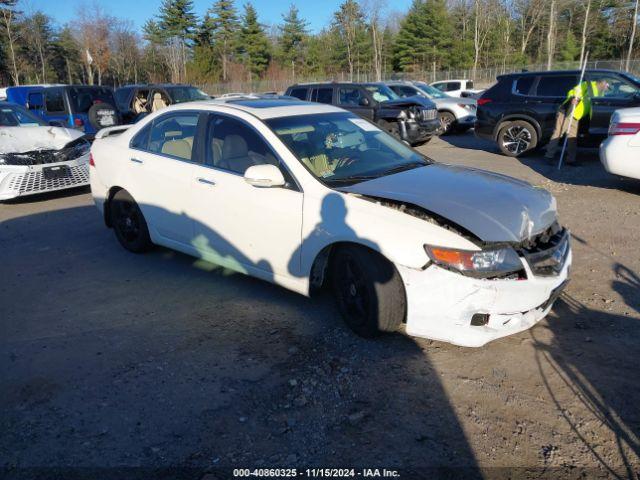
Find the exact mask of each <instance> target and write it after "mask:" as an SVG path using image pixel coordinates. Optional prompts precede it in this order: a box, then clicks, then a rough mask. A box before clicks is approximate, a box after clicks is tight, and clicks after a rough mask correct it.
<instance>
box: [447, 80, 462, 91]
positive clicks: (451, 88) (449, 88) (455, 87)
mask: <svg viewBox="0 0 640 480" xmlns="http://www.w3.org/2000/svg"><path fill="white" fill-rule="evenodd" d="M460 87H461V85H460V82H449V83H447V92H452V91H454V90H460Z"/></svg>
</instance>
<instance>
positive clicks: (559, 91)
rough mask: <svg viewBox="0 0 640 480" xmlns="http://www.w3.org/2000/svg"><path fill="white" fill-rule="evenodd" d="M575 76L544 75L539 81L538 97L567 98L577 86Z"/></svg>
mask: <svg viewBox="0 0 640 480" xmlns="http://www.w3.org/2000/svg"><path fill="white" fill-rule="evenodd" d="M576 83H578V79H577V77H576V76H575V75H544V76H542V77H540V80H539V81H538V88H537V89H536V95H537V96H538V97H566V96H567V93H568V92H569V90H571V89H572V88H573V87H575V86H576Z"/></svg>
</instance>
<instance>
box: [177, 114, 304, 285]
mask: <svg viewBox="0 0 640 480" xmlns="http://www.w3.org/2000/svg"><path fill="white" fill-rule="evenodd" d="M257 127H258V126H255V125H251V124H250V123H249V121H248V120H245V119H241V118H238V117H236V116H230V115H223V114H211V115H210V117H209V120H208V123H207V129H206V132H205V134H204V147H205V148H206V151H207V154H206V164H205V165H198V166H196V167H194V170H193V172H194V174H193V178H192V183H191V201H190V208H189V211H188V213H189V215H190V216H191V218H192V219H193V222H194V227H193V228H194V242H193V246H194V248H195V249H196V250H197V252H198V254H199V255H200V256H201V257H203V258H205V259H206V260H209V261H211V262H214V263H217V264H220V265H223V266H225V267H227V268H231V269H233V270H236V271H240V272H243V273H250V274H252V275H256V276H259V277H261V278H264V279H267V280H272V281H277V277H278V276H291V275H292V274H296V273H298V271H297V268H298V266H299V258H298V257H299V252H300V242H301V231H302V200H303V194H302V192H301V191H300V190H299V189H298V187H297V186H296V184H295V181H294V180H293V178H292V177H291V176H290V174H289V173H288V172H287V170H286V168H285V167H284V165H283V164H282V163H281V161H280V159H279V158H278V156H277V155H276V153H275V152H274V151H273V150H272V149H271V148H270V147H269V145H268V143H267V141H266V140H265V138H264V137H263V135H264V132H260V131H258V128H257ZM263 128H264V129H265V131H266V127H263ZM264 163H270V164H273V165H276V166H278V167H279V168H280V169H281V171H282V172H283V174H284V176H285V178H288V179H289V181H288V185H287V186H285V187H275V188H258V187H254V186H251V185H249V184H248V183H247V182H246V181H245V179H244V177H243V175H244V172H245V171H246V169H247V168H248V167H250V166H252V165H257V164H264Z"/></svg>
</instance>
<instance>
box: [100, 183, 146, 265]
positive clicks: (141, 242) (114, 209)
mask: <svg viewBox="0 0 640 480" xmlns="http://www.w3.org/2000/svg"><path fill="white" fill-rule="evenodd" d="M109 216H110V220H111V225H112V226H113V230H114V232H115V234H116V238H117V239H118V241H119V242H120V244H121V245H122V246H123V247H124V248H126V249H127V250H129V251H130V252H134V253H142V252H146V251H147V250H149V249H150V248H151V247H152V246H153V243H151V238H150V237H149V229H148V228H147V222H146V221H145V219H144V215H143V214H142V211H141V210H140V207H139V206H138V204H137V203H136V202H135V200H134V199H133V198H132V197H131V195H129V193H128V192H127V191H126V190H119V191H118V192H116V194H115V195H114V196H113V198H112V199H111V202H110V203H109Z"/></svg>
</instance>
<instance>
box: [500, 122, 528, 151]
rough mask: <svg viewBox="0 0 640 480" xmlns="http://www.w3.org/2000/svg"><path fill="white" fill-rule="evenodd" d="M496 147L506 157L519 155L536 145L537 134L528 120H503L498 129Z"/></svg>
mask: <svg viewBox="0 0 640 480" xmlns="http://www.w3.org/2000/svg"><path fill="white" fill-rule="evenodd" d="M497 141H498V148H499V149H500V151H501V152H502V154H503V155H506V156H507V157H520V156H522V155H524V154H526V153H528V152H531V151H532V150H534V149H535V148H536V146H537V145H538V134H537V133H536V129H535V128H534V126H533V125H531V124H530V123H529V122H526V121H524V120H514V121H507V122H505V123H504V124H503V125H502V126H501V127H500V129H499V130H498V139H497Z"/></svg>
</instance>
